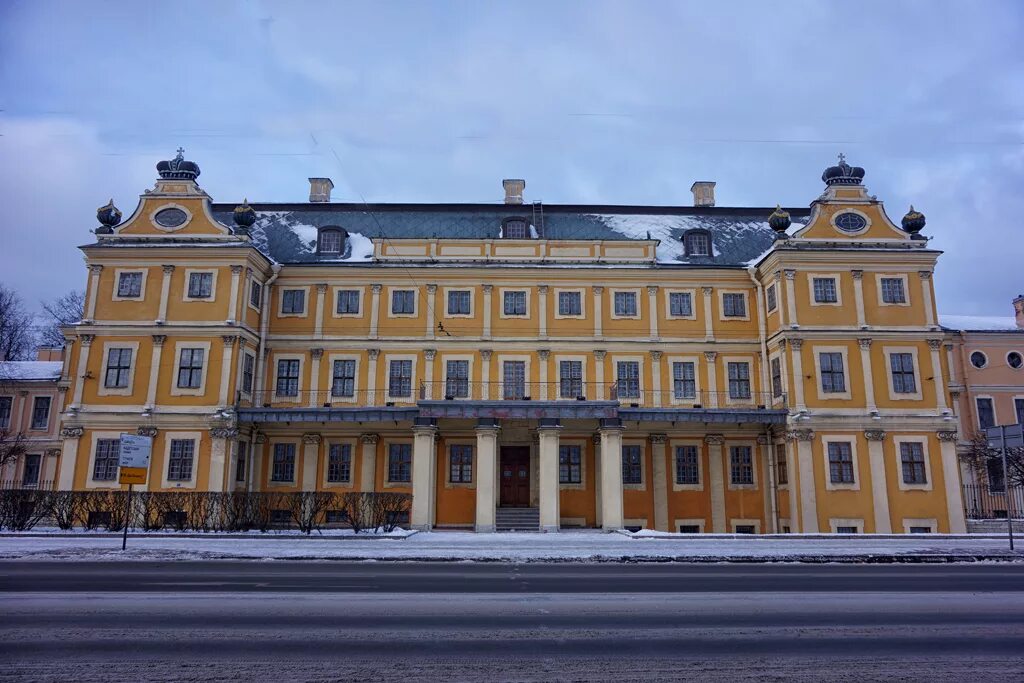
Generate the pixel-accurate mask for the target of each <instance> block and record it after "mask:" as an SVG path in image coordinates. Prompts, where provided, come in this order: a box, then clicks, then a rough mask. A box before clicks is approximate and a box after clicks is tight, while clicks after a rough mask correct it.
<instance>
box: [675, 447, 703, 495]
mask: <svg viewBox="0 0 1024 683" xmlns="http://www.w3.org/2000/svg"><path fill="white" fill-rule="evenodd" d="M676 483H677V484H689V485H691V486H695V485H697V484H700V462H699V460H698V453H697V447H696V446H676Z"/></svg>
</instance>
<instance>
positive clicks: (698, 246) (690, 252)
mask: <svg viewBox="0 0 1024 683" xmlns="http://www.w3.org/2000/svg"><path fill="white" fill-rule="evenodd" d="M683 248H684V249H685V250H686V255H687V256H711V233H709V232H708V231H707V230H689V231H687V232H686V233H685V234H684V235H683Z"/></svg>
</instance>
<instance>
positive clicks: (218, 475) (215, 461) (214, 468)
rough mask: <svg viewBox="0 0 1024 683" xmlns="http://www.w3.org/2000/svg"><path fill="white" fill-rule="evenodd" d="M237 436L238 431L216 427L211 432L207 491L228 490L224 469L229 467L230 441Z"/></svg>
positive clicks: (218, 491)
mask: <svg viewBox="0 0 1024 683" xmlns="http://www.w3.org/2000/svg"><path fill="white" fill-rule="evenodd" d="M237 436H238V430H237V429H231V428H226V427H214V428H213V429H211V430H210V440H211V446H210V472H209V484H208V485H207V487H206V490H207V491H213V492H215V493H220V492H223V491H225V490H226V489H225V487H224V469H225V467H226V465H227V453H228V448H229V447H230V443H231V442H230V441H229V439H234V438H236V437H237ZM154 484H155V482H154Z"/></svg>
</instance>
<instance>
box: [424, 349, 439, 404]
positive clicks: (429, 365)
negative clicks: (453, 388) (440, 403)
mask: <svg viewBox="0 0 1024 683" xmlns="http://www.w3.org/2000/svg"><path fill="white" fill-rule="evenodd" d="M436 357H437V349H424V350H423V360H424V363H423V398H424V399H425V400H427V401H430V400H432V399H433V398H434V394H435V393H436V394H437V395H438V396H439V397H440V398H444V392H443V391H439V392H435V391H434V358H436Z"/></svg>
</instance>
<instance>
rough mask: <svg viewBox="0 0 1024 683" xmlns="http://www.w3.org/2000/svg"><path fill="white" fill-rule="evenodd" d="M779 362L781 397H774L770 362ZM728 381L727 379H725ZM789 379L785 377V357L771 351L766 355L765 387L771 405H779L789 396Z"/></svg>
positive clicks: (778, 352)
mask: <svg viewBox="0 0 1024 683" xmlns="http://www.w3.org/2000/svg"><path fill="white" fill-rule="evenodd" d="M774 360H778V361H779V388H780V389H781V390H782V391H781V394H782V395H781V396H775V393H774V388H773V386H772V361H774ZM726 379H728V378H726ZM788 382H789V378H788V377H786V356H785V354H783V353H782V352H781V351H773V352H772V353H769V354H768V386H767V387H766V389H767V391H768V395H769V396H770V397H771V401H772V404H775V403H780V402H781V401H782V400H783V399H785V398H786V397H787V396H788V395H789V388H788V386H787V383H788Z"/></svg>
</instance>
